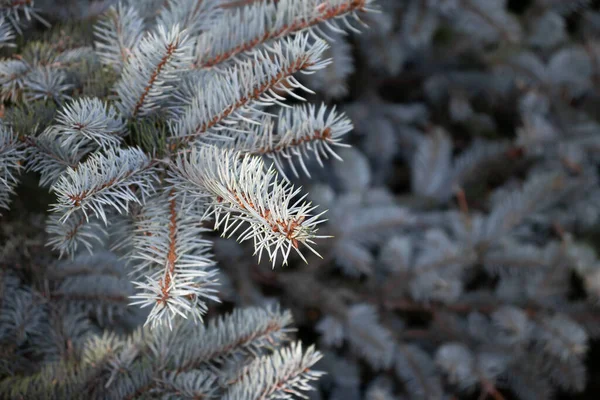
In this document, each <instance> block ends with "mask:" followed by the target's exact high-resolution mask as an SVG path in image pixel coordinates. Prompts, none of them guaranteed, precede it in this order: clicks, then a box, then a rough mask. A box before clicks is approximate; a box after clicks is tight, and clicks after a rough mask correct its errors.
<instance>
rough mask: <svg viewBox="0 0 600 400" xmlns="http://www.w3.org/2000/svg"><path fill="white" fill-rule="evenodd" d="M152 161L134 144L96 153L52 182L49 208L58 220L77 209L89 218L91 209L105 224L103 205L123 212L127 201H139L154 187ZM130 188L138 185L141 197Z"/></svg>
mask: <svg viewBox="0 0 600 400" xmlns="http://www.w3.org/2000/svg"><path fill="white" fill-rule="evenodd" d="M155 165H156V162H155V161H153V160H151V159H150V158H148V157H147V156H146V154H144V153H143V152H142V151H141V150H140V149H137V148H128V149H125V150H123V149H118V150H113V149H112V148H111V149H110V150H107V152H106V155H104V154H101V153H96V154H94V155H92V156H91V157H90V158H89V159H87V160H86V161H85V162H84V163H81V164H80V165H79V166H78V167H77V169H74V168H68V169H67V170H66V171H65V174H64V175H62V176H61V177H60V178H59V180H58V181H57V182H56V183H55V184H54V185H53V186H52V190H53V191H55V192H56V193H57V195H58V203H56V204H54V206H53V207H52V211H55V212H59V213H62V217H61V221H66V220H67V219H68V218H69V217H70V216H71V214H73V213H74V212H75V211H77V210H81V211H83V213H84V215H85V216H86V218H89V216H88V210H91V211H92V212H93V213H94V215H95V216H96V217H98V218H100V219H102V221H104V223H105V224H106V223H107V219H106V210H105V206H110V207H113V208H115V209H116V210H117V211H118V212H121V213H122V212H126V210H127V206H128V204H129V203H130V202H134V203H138V204H143V203H144V202H145V198H146V197H148V196H149V195H150V194H151V193H153V192H154V191H155V190H156V189H155V187H154V185H153V184H152V181H155V180H156V179H157V177H156V172H155ZM134 189H138V195H140V196H141V199H140V198H139V197H138V195H136V193H135V192H134Z"/></svg>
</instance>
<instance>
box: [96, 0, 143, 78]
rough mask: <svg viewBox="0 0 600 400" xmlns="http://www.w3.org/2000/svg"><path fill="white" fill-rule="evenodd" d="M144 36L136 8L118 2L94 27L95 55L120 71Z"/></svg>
mask: <svg viewBox="0 0 600 400" xmlns="http://www.w3.org/2000/svg"><path fill="white" fill-rule="evenodd" d="M143 34H144V19H143V18H142V17H141V16H140V15H139V13H138V11H137V7H135V6H133V5H125V4H123V3H121V2H119V3H118V4H117V5H116V6H113V7H111V8H110V9H109V11H108V12H107V13H106V16H105V17H104V18H102V19H101V20H100V21H99V22H98V23H97V24H96V25H94V35H95V36H96V39H97V40H96V43H95V45H96V46H95V47H96V53H97V54H98V56H99V57H100V61H101V62H102V63H104V64H106V65H111V66H112V67H113V68H115V69H116V70H117V71H121V69H122V68H123V66H124V65H125V63H126V62H127V60H128V59H129V57H130V56H131V54H132V52H133V50H134V48H135V47H136V46H137V45H138V42H139V41H140V39H141V38H142V36H143Z"/></svg>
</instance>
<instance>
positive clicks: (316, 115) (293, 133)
mask: <svg viewBox="0 0 600 400" xmlns="http://www.w3.org/2000/svg"><path fill="white" fill-rule="evenodd" d="M275 126H276V127H275ZM351 130H352V122H351V121H350V119H348V118H347V117H346V116H345V114H343V113H337V112H336V110H335V107H334V108H333V109H331V110H327V108H326V107H325V105H324V104H323V105H321V108H320V109H317V108H316V107H315V106H314V105H308V106H293V107H291V108H284V109H282V110H281V112H280V114H279V117H278V120H277V123H276V124H274V123H272V122H271V120H270V119H267V120H266V121H264V122H263V125H262V126H261V127H260V128H257V129H254V130H253V131H251V133H250V134H249V135H247V136H246V137H245V138H243V139H241V140H238V141H237V142H235V144H232V145H233V147H235V148H236V149H238V150H240V151H241V152H243V153H250V154H252V155H259V156H260V155H264V156H266V157H268V158H270V159H272V160H273V161H274V163H275V166H276V167H277V170H278V171H279V173H280V174H282V175H283V176H285V173H284V169H285V164H284V160H287V162H288V164H289V166H290V167H291V168H292V171H293V173H294V175H295V176H296V177H298V171H297V169H296V166H295V165H294V162H293V160H294V158H296V159H297V160H298V163H299V164H300V167H301V168H302V170H303V171H304V173H306V175H307V176H310V174H309V172H308V169H307V168H306V165H305V163H304V158H305V157H307V156H308V154H309V153H310V152H312V153H313V155H314V157H315V158H316V159H317V162H318V163H319V165H321V166H323V162H322V160H321V157H323V158H326V159H327V158H329V156H333V157H335V158H336V159H339V160H341V158H340V157H339V156H338V155H337V154H336V152H335V151H334V150H333V148H332V147H333V146H336V147H349V145H346V144H343V143H342V142H341V137H342V136H344V135H346V134H347V133H348V132H350V131H351Z"/></svg>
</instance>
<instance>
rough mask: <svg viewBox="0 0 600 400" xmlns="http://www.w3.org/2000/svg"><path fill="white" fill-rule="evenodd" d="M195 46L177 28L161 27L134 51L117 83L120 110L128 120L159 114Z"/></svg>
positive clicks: (145, 38)
mask: <svg viewBox="0 0 600 400" xmlns="http://www.w3.org/2000/svg"><path fill="white" fill-rule="evenodd" d="M191 52H192V45H191V41H190V39H189V37H188V35H187V33H186V32H185V31H182V30H180V29H179V27H178V26H177V25H175V26H173V27H171V28H170V29H169V28H167V27H165V26H164V25H159V26H158V28H157V29H156V32H155V33H150V34H148V35H147V36H145V37H144V38H143V39H142V40H141V42H140V43H139V45H138V46H137V47H136V48H135V49H134V51H133V53H132V54H131V57H129V58H128V60H127V63H126V64H125V67H124V69H123V73H122V75H121V79H120V80H119V82H117V85H116V88H115V90H116V92H117V95H118V97H119V99H120V102H119V103H117V107H118V108H119V110H120V111H121V113H122V114H123V115H125V116H127V117H136V116H147V115H150V114H152V113H154V112H156V111H157V109H158V108H159V107H160V105H161V102H162V101H164V99H166V98H167V97H168V95H169V94H170V93H171V92H172V91H173V90H174V86H173V85H174V83H175V80H176V79H177V72H178V71H179V70H182V69H183V68H184V67H185V66H186V65H187V64H188V63H189V62H190V60H191Z"/></svg>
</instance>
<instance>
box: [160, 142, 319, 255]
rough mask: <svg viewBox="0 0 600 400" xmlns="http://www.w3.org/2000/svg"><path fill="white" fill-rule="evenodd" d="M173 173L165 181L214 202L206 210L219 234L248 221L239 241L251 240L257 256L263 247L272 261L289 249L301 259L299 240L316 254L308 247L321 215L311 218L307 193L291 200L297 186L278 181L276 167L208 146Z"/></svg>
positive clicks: (186, 158)
mask: <svg viewBox="0 0 600 400" xmlns="http://www.w3.org/2000/svg"><path fill="white" fill-rule="evenodd" d="M173 172H174V174H173V175H172V177H171V179H170V182H171V183H172V184H173V185H174V186H175V187H180V188H182V189H184V191H185V192H187V193H188V197H190V198H192V199H205V198H206V197H207V196H208V197H210V198H211V199H212V200H213V202H212V205H211V208H210V210H209V211H210V214H211V215H212V214H214V215H215V229H219V227H220V226H221V225H223V235H224V236H229V237H231V236H232V235H233V234H234V233H235V232H236V231H237V230H238V229H239V228H240V227H241V226H242V224H243V223H244V222H247V223H248V224H249V227H248V228H247V229H246V230H245V231H243V232H242V233H241V234H240V235H239V236H238V240H239V241H245V240H248V239H253V241H254V248H255V253H258V257H259V260H260V257H261V255H262V252H263V250H265V249H266V250H267V253H268V254H269V259H270V260H271V261H272V262H273V265H275V262H276V260H277V256H278V253H279V252H281V255H282V256H283V264H284V265H285V264H287V259H288V256H289V253H290V251H291V249H292V248H293V249H294V250H295V251H296V252H297V253H298V254H299V255H300V256H301V257H302V258H303V259H304V257H303V256H302V253H301V252H300V250H299V243H302V244H304V245H305V246H306V247H307V248H308V249H309V250H311V251H313V252H315V250H313V248H312V247H311V246H310V245H311V244H314V242H313V239H315V238H320V237H321V236H317V234H316V232H317V228H316V226H317V225H318V224H320V223H321V222H323V221H322V220H320V219H319V217H320V216H321V215H322V213H321V214H318V215H315V216H311V215H310V213H311V212H312V211H313V210H315V208H316V207H315V206H312V205H311V203H309V202H306V201H305V200H304V199H305V197H306V196H302V197H301V198H298V199H295V198H296V197H297V196H298V194H299V193H300V190H299V189H294V188H293V187H292V186H289V185H288V184H286V183H279V182H277V181H276V172H275V170H274V169H272V168H270V169H269V170H267V171H265V166H264V162H263V161H262V159H260V158H258V157H252V156H249V155H245V156H242V155H241V154H240V153H236V152H232V151H229V150H227V151H225V150H221V149H218V148H216V147H208V146H207V147H203V148H201V149H199V150H198V149H193V150H192V151H191V153H190V155H189V156H182V157H179V158H178V159H177V161H176V163H175V165H174V171H173ZM315 253H316V252H315Z"/></svg>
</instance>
